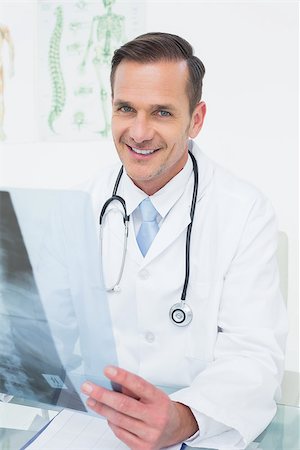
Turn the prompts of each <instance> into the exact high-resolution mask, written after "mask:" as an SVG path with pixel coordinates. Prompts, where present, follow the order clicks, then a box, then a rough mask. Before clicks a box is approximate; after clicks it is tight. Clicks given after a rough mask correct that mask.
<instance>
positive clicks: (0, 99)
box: [0, 24, 14, 141]
mask: <svg viewBox="0 0 300 450" xmlns="http://www.w3.org/2000/svg"><path fill="white" fill-rule="evenodd" d="M4 45H7V46H8V56H9V58H8V59H9V62H8V64H9V67H8V76H9V77H10V78H11V77H12V76H13V75H14V44H13V40H12V36H11V33H10V30H9V28H8V26H6V25H4V24H0V141H4V140H5V139H6V134H5V132H4V117H5V105H4V94H5V89H4V88H5V80H4V74H5V73H6V67H4V62H3V56H2V54H3V50H4Z"/></svg>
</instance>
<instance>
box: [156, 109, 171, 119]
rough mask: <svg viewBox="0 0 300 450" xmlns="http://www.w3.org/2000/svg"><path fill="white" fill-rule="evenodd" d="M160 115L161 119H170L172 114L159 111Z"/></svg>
mask: <svg viewBox="0 0 300 450" xmlns="http://www.w3.org/2000/svg"><path fill="white" fill-rule="evenodd" d="M158 114H159V115H160V116H161V117H169V116H170V115H171V113H169V111H164V110H161V111H158Z"/></svg>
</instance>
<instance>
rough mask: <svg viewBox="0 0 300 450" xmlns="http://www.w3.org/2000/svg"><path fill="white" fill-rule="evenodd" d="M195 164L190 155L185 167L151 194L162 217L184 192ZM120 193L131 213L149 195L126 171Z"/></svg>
mask: <svg viewBox="0 0 300 450" xmlns="http://www.w3.org/2000/svg"><path fill="white" fill-rule="evenodd" d="M192 171H193V165H192V162H191V158H190V157H189V158H188V160H187V163H186V164H185V166H184V167H183V169H182V170H181V171H180V172H179V173H178V174H177V175H176V176H175V177H174V178H172V180H170V181H169V183H167V184H166V185H165V186H164V187H163V188H161V189H160V190H159V191H157V192H156V193H155V194H153V195H152V196H150V198H151V202H152V203H153V206H154V207H155V209H156V211H157V212H158V213H159V215H160V217H161V218H165V217H166V215H167V214H168V212H169V211H170V209H171V208H172V207H173V206H174V205H175V203H176V202H177V201H178V199H179V198H180V197H181V195H182V194H183V192H184V190H185V187H186V185H187V183H188V180H189V178H190V176H191V175H192ZM121 183H122V184H121V185H120V191H119V192H120V193H121V194H120V195H121V196H122V197H123V198H124V199H125V201H126V205H127V213H128V214H129V215H130V214H132V213H133V211H134V210H135V209H136V208H137V207H138V205H139V204H140V203H141V202H142V201H143V200H144V199H145V198H146V197H147V194H146V193H145V192H143V191H142V190H141V189H139V188H138V187H137V186H136V185H135V184H134V183H133V181H132V180H131V178H130V177H129V176H128V175H127V173H126V172H124V174H123V177H122V179H121Z"/></svg>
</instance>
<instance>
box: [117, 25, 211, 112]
mask: <svg viewBox="0 0 300 450" xmlns="http://www.w3.org/2000/svg"><path fill="white" fill-rule="evenodd" d="M124 59H125V60H129V61H136V62H139V63H150V62H157V61H161V60H167V61H182V60H184V61H186V62H187V66H188V70H189V80H188V83H187V95H188V98H189V104H190V113H191V114H192V113H193V111H194V109H195V107H196V105H197V103H198V102H199V101H200V100H201V95H202V80H203V77H204V74H205V67H204V65H203V63H202V61H200V59H199V58H197V56H195V55H194V52H193V47H192V46H191V45H190V44H189V42H187V41H186V40H185V39H183V38H181V37H179V36H176V35H175V34H169V33H158V32H157V33H156V32H153V33H146V34H142V35H140V36H138V37H136V38H135V39H133V40H132V41H129V42H127V43H126V44H124V45H122V47H120V48H119V49H117V50H115V52H114V55H113V57H112V61H111V73H110V83H111V90H112V93H113V84H114V78H115V72H116V69H117V67H118V65H119V64H120V62H121V61H122V60H124Z"/></svg>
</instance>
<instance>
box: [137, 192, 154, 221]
mask: <svg viewBox="0 0 300 450" xmlns="http://www.w3.org/2000/svg"><path fill="white" fill-rule="evenodd" d="M140 211H141V215H142V219H143V222H153V221H154V220H155V219H156V216H157V211H156V209H155V208H154V206H153V204H152V202H151V200H150V198H149V197H147V198H145V199H144V200H143V201H142V202H141V203H140Z"/></svg>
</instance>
